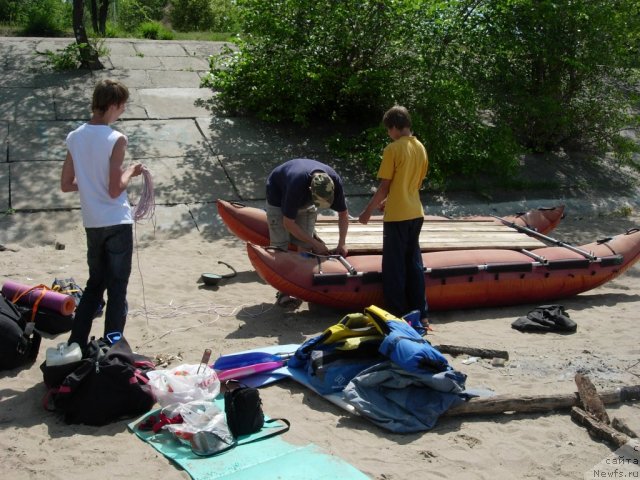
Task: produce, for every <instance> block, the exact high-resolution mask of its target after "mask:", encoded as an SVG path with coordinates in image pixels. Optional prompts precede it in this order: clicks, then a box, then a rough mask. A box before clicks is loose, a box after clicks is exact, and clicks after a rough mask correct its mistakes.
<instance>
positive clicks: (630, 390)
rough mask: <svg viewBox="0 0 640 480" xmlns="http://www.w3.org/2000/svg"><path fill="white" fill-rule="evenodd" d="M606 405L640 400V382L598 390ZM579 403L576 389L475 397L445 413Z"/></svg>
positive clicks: (494, 411)
mask: <svg viewBox="0 0 640 480" xmlns="http://www.w3.org/2000/svg"><path fill="white" fill-rule="evenodd" d="M600 398H601V399H602V402H603V403H604V404H605V405H608V404H612V403H619V402H627V401H638V400H640V385H632V386H628V387H620V388H616V389H614V390H604V391H602V392H600ZM579 405H581V402H580V397H579V395H578V393H577V392H574V393H567V394H560V395H517V396H516V395H496V396H494V397H476V398H472V399H471V400H469V401H468V402H465V403H463V404H462V405H458V406H456V407H453V408H450V409H449V410H447V411H446V412H445V413H444V416H448V417H452V416H460V415H494V414H499V413H505V412H518V413H532V412H548V411H551V410H559V409H568V408H571V407H574V406H579Z"/></svg>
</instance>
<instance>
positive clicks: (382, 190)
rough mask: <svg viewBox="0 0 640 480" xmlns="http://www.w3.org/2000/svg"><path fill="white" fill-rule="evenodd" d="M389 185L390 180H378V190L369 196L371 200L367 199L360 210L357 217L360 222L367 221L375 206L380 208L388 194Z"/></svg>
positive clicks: (365, 222) (364, 222)
mask: <svg viewBox="0 0 640 480" xmlns="http://www.w3.org/2000/svg"><path fill="white" fill-rule="evenodd" d="M390 185H391V180H386V179H382V180H380V185H379V186H378V190H376V193H375V194H374V195H373V197H371V200H369V203H368V204H367V206H366V207H365V209H364V210H363V211H362V213H361V214H360V216H359V217H358V221H359V222H360V223H363V224H367V223H369V219H370V218H371V214H372V213H373V211H374V210H375V209H376V208H380V205H381V204H382V203H383V202H384V200H385V199H386V198H387V195H389V187H390Z"/></svg>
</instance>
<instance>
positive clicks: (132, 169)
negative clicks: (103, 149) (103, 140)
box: [109, 137, 143, 198]
mask: <svg viewBox="0 0 640 480" xmlns="http://www.w3.org/2000/svg"><path fill="white" fill-rule="evenodd" d="M126 150H127V140H126V138H125V137H121V138H119V139H118V141H117V142H116V144H115V146H114V147H113V151H112V152H111V159H110V164H109V196H110V197H111V198H117V197H118V195H120V194H121V193H122V192H124V191H125V190H126V189H127V186H128V185H129V181H130V180H131V178H132V177H137V176H138V175H140V174H141V173H142V169H143V165H142V164H141V163H136V164H135V165H130V166H128V167H127V168H124V167H123V164H124V155H125V152H126Z"/></svg>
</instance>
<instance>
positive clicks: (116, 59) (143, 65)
mask: <svg viewBox="0 0 640 480" xmlns="http://www.w3.org/2000/svg"><path fill="white" fill-rule="evenodd" d="M109 59H110V60H111V63H112V64H113V68H114V69H117V70H121V69H124V70H161V69H163V68H164V65H163V64H162V62H161V61H160V59H159V58H158V57H145V56H142V55H140V56H135V57H129V56H120V55H110V56H109Z"/></svg>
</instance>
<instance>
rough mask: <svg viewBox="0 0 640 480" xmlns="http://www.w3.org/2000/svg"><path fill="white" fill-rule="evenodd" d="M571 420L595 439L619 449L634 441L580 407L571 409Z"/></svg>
mask: <svg viewBox="0 0 640 480" xmlns="http://www.w3.org/2000/svg"><path fill="white" fill-rule="evenodd" d="M571 418H572V419H573V420H575V421H576V422H577V423H579V424H580V425H582V426H583V427H585V428H586V429H587V430H588V431H589V433H590V434H591V435H593V436H594V437H596V438H599V439H601V440H605V441H607V442H609V443H612V444H613V445H615V446H616V447H618V448H620V447H622V446H623V445H626V444H627V443H629V442H630V441H632V439H631V437H629V436H628V435H625V434H624V433H622V432H619V431H618V430H616V429H615V428H613V427H610V426H609V425H606V424H604V423H602V422H601V421H599V420H598V419H597V418H595V417H594V416H593V415H591V414H589V413H588V412H585V411H584V410H583V409H581V408H580V407H572V408H571ZM636 443H637V441H636ZM639 445H640V444H639Z"/></svg>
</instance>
